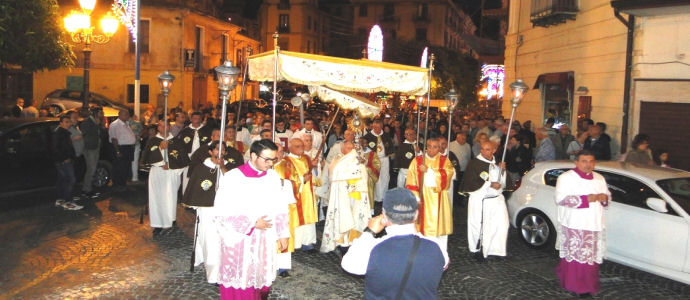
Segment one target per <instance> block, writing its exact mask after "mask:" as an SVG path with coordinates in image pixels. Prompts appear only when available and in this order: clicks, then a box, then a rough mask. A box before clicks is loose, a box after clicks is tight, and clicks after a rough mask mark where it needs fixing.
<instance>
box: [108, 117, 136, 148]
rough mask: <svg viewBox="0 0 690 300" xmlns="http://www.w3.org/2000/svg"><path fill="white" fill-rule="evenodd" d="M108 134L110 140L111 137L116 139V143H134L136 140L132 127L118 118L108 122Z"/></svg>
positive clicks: (111, 139)
mask: <svg viewBox="0 0 690 300" xmlns="http://www.w3.org/2000/svg"><path fill="white" fill-rule="evenodd" d="M108 135H110V141H111V142H112V141H113V139H117V144H118V145H134V142H136V138H135V136H134V132H132V128H131V127H129V125H128V124H127V122H123V121H122V120H120V119H117V120H115V121H114V122H113V123H111V124H110V128H108Z"/></svg>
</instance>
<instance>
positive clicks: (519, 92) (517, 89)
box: [501, 79, 529, 161]
mask: <svg viewBox="0 0 690 300" xmlns="http://www.w3.org/2000/svg"><path fill="white" fill-rule="evenodd" d="M509 87H510V94H511V95H512V96H513V98H512V99H510V103H511V106H512V107H513V108H512V110H511V111H510V122H509V123H508V132H506V142H505V145H503V154H502V155H501V161H505V159H506V151H508V141H509V140H510V128H511V127H512V126H513V118H514V117H515V109H516V108H517V107H518V105H519V104H520V101H522V98H523V97H524V96H525V93H526V92H527V90H528V89H529V87H528V86H527V85H526V84H524V83H523V82H522V79H518V80H516V81H515V82H513V83H511V84H510V85H509Z"/></svg>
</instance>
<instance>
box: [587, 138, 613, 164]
mask: <svg viewBox="0 0 690 300" xmlns="http://www.w3.org/2000/svg"><path fill="white" fill-rule="evenodd" d="M610 143H611V138H609V137H608V136H605V135H601V136H599V138H598V139H596V140H593V139H592V138H591V137H588V138H587V140H586V141H585V146H584V149H585V150H589V151H592V152H594V158H596V160H611V145H610Z"/></svg>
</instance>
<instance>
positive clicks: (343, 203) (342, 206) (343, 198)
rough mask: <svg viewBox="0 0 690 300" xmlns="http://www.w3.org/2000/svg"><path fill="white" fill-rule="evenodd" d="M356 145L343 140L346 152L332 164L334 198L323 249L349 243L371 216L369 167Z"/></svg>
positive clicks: (331, 174)
mask: <svg viewBox="0 0 690 300" xmlns="http://www.w3.org/2000/svg"><path fill="white" fill-rule="evenodd" d="M354 147H355V146H354V143H352V142H348V141H345V142H343V144H342V147H341V151H342V154H343V156H342V157H341V158H339V159H337V160H334V161H333V163H332V165H331V166H330V167H329V173H330V176H329V177H330V179H331V188H330V199H329V204H328V211H327V212H326V222H325V224H324V229H323V238H322V239H321V249H320V251H321V252H324V253H326V252H330V251H333V250H335V249H336V247H349V246H350V244H351V242H352V241H353V240H354V239H356V238H357V237H359V236H360V235H361V233H362V231H363V230H364V228H366V227H367V224H368V222H369V219H371V210H370V206H369V201H370V199H369V196H368V193H369V191H368V187H367V170H366V166H365V165H364V164H363V163H362V162H361V161H360V157H359V156H358V153H357V151H355V150H354Z"/></svg>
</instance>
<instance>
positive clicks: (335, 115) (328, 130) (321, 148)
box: [316, 105, 340, 157]
mask: <svg viewBox="0 0 690 300" xmlns="http://www.w3.org/2000/svg"><path fill="white" fill-rule="evenodd" d="M336 106H337V107H338V108H337V109H336V110H335V114H334V115H333V120H331V124H329V125H328V129H326V134H325V135H324V138H323V141H321V145H319V149H317V151H316V153H317V157H318V153H319V152H321V150H323V146H324V145H325V144H326V141H328V133H330V132H331V128H332V127H333V123H335V119H336V118H337V117H338V113H340V106H339V105H336Z"/></svg>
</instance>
